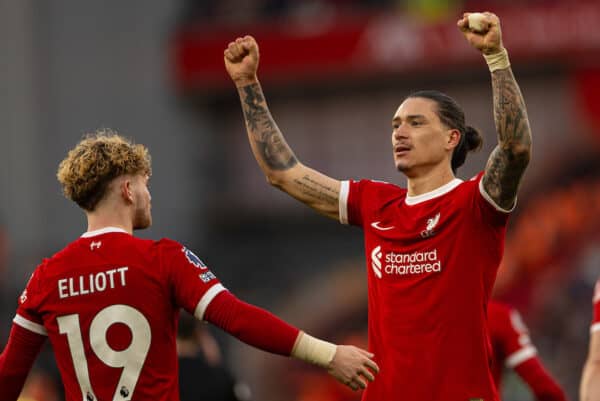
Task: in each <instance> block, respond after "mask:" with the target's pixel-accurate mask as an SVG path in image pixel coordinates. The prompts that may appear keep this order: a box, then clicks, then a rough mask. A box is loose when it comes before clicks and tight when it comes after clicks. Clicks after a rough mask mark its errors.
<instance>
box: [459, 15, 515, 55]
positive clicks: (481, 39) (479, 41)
mask: <svg viewBox="0 0 600 401" xmlns="http://www.w3.org/2000/svg"><path fill="white" fill-rule="evenodd" d="M469 14H471V13H464V14H463V17H462V18H461V19H460V20H458V22H457V23H456V25H457V26H458V29H460V31H461V32H462V33H463V35H465V38H466V39H467V41H468V42H469V43H470V44H471V46H473V47H475V48H476V49H477V50H479V51H480V52H482V53H483V54H494V53H498V52H500V51H501V50H502V49H503V46H502V31H501V30H500V19H499V18H498V16H496V14H493V13H490V12H487V11H486V12H484V13H483V14H484V15H485V18H484V20H483V21H482V22H483V28H482V30H481V31H480V32H475V31H473V30H472V29H470V28H469V20H468V17H469Z"/></svg>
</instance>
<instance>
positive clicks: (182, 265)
mask: <svg viewBox="0 0 600 401" xmlns="http://www.w3.org/2000/svg"><path fill="white" fill-rule="evenodd" d="M224 290H225V288H224V287H223V286H222V285H221V284H220V283H219V281H218V280H217V279H216V277H215V276H214V275H213V274H212V273H211V271H210V270H208V268H207V267H206V266H205V265H204V264H203V263H202V261H201V260H200V259H198V257H197V256H195V255H194V254H193V253H192V252H191V251H190V250H188V249H187V248H185V247H183V246H182V245H180V244H179V243H177V242H175V241H171V240H168V239H163V240H160V241H150V240H144V239H139V238H136V237H133V236H132V235H129V234H128V233H126V232H125V231H123V230H120V229H116V228H105V229H102V230H98V231H95V232H89V233H86V234H84V235H83V236H82V237H81V238H79V239H78V240H76V241H74V242H72V243H71V244H69V245H68V246H67V247H66V248H65V249H63V250H62V251H60V252H58V253H57V254H56V255H54V256H53V257H52V258H50V259H46V260H44V261H43V262H42V264H41V265H40V266H38V268H37V269H36V270H35V271H34V273H33V275H32V277H31V279H30V281H29V283H28V284H27V288H26V289H25V291H24V292H23V295H21V297H20V301H19V304H20V305H19V308H18V309H17V314H16V316H15V319H14V323H15V324H17V325H19V326H21V327H24V328H26V329H28V330H30V331H33V332H36V333H38V334H42V335H47V336H48V338H49V339H50V341H51V343H52V347H53V349H54V354H55V357H56V362H57V365H58V368H59V370H60V372H61V376H62V379H63V383H64V386H65V393H66V400H67V401H81V400H84V401H96V400H102V401H104V400H115V401H116V400H118V401H126V400H161V401H163V400H164V401H166V400H170V401H171V400H178V399H179V389H178V369H177V354H176V348H175V337H176V331H177V320H178V314H179V308H180V307H183V308H184V309H186V310H187V311H188V312H190V313H193V314H194V315H195V316H196V317H197V318H199V319H202V318H203V316H204V312H205V310H206V308H207V306H208V305H209V303H210V302H211V301H212V300H213V298H214V297H215V296H216V295H217V294H219V293H220V292H221V291H224Z"/></svg>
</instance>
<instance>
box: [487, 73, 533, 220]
mask: <svg viewBox="0 0 600 401" xmlns="http://www.w3.org/2000/svg"><path fill="white" fill-rule="evenodd" d="M492 87H493V92H494V120H495V123H496V130H497V132H498V146H497V147H496V149H494V151H493V152H492V154H491V156H490V158H489V160H488V163H487V166H486V168H485V176H484V179H483V185H484V187H485V189H486V191H487V193H488V194H489V195H490V197H491V198H492V199H493V200H494V201H495V202H496V203H497V204H498V206H500V207H502V208H506V209H508V208H510V207H512V205H513V203H514V200H515V197H516V196H517V190H518V189H519V183H520V181H521V177H522V176H523V173H524V172H525V168H526V167H527V164H528V163H529V157H530V148H531V129H530V127H529V120H528V118H527V110H526V108H525V101H524V100H523V96H522V95H521V91H520V89H519V86H518V85H517V82H516V80H515V77H514V75H513V73H512V71H511V69H510V68H506V69H502V70H497V71H494V72H493V73H492Z"/></svg>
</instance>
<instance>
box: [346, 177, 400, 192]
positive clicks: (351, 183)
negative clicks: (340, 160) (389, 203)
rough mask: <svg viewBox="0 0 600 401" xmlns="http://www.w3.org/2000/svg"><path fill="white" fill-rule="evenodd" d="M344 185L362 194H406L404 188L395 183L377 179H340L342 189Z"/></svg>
mask: <svg viewBox="0 0 600 401" xmlns="http://www.w3.org/2000/svg"><path fill="white" fill-rule="evenodd" d="M344 187H346V188H347V189H348V190H350V191H352V192H360V193H363V194H366V193H368V194H373V195H393V196H402V195H406V188H401V187H399V186H397V185H395V184H391V183H389V182H386V181H379V180H370V179H362V180H348V181H342V190H343V189H344Z"/></svg>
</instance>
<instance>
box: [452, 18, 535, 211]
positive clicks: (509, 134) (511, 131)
mask: <svg viewBox="0 0 600 401" xmlns="http://www.w3.org/2000/svg"><path fill="white" fill-rule="evenodd" d="M458 27H459V28H460V30H461V31H462V32H463V34H464V35H465V37H466V38H467V40H468V41H469V43H470V44H471V45H472V46H473V47H475V48H476V49H478V50H479V51H481V53H482V54H483V56H484V57H485V59H486V61H487V63H488V66H489V68H490V72H491V74H492V88H493V93H494V120H495V123H496V130H497V133H498V146H496V148H495V149H494V151H493V152H492V154H491V156H490V158H489V160H488V163H487V166H486V168H485V175H484V177H483V181H482V182H483V187H484V189H485V191H486V192H487V194H488V195H489V196H490V197H491V198H492V200H494V202H495V203H496V204H497V205H498V206H500V207H501V208H503V209H506V210H509V209H511V208H512V207H513V206H514V203H515V199H516V196H517V191H518V189H519V184H520V182H521V177H522V176H523V173H524V172H525V168H526V167H527V165H528V164H529V159H530V157H531V129H530V127H529V120H528V118H527V110H526V108H525V101H524V100H523V96H522V94H521V90H520V89H519V85H518V84H517V82H516V80H515V77H514V75H513V72H512V70H511V68H510V63H509V60H508V53H507V52H506V49H505V48H504V46H503V45H502V32H501V30H500V20H499V19H498V17H497V16H496V15H494V14H492V13H488V12H486V13H483V14H480V13H473V14H471V13H465V14H464V16H463V18H462V19H461V20H459V21H458Z"/></svg>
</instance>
